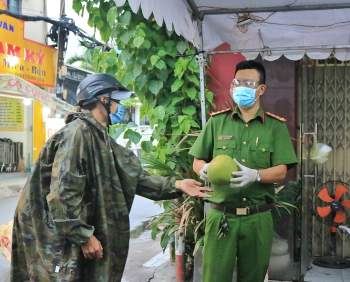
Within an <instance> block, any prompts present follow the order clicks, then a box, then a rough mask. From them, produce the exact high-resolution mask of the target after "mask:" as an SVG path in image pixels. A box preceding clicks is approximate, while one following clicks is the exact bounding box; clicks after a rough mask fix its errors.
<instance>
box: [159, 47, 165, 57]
mask: <svg viewBox="0 0 350 282" xmlns="http://www.w3.org/2000/svg"><path fill="white" fill-rule="evenodd" d="M166 55H167V52H166V51H165V50H164V49H160V50H159V51H158V56H159V57H164V56H166Z"/></svg>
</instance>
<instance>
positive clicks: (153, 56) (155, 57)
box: [150, 55, 160, 66]
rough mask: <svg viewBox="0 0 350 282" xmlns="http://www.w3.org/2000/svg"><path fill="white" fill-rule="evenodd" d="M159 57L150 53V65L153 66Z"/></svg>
mask: <svg viewBox="0 0 350 282" xmlns="http://www.w3.org/2000/svg"><path fill="white" fill-rule="evenodd" d="M159 59H160V58H159V57H158V56H157V55H152V56H151V58H150V60H151V64H152V66H154V65H155V64H156V63H157V62H158V61H159Z"/></svg>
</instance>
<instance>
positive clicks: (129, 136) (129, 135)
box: [124, 128, 142, 144]
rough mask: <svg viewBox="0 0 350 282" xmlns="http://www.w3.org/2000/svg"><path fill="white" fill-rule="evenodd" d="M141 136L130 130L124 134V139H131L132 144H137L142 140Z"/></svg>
mask: <svg viewBox="0 0 350 282" xmlns="http://www.w3.org/2000/svg"><path fill="white" fill-rule="evenodd" d="M141 137H142V136H141V134H140V133H138V132H136V131H134V130H132V129H130V128H128V129H127V130H126V131H125V133H124V138H125V139H129V140H130V141H131V142H132V143H134V144H137V143H139V142H140V140H141Z"/></svg>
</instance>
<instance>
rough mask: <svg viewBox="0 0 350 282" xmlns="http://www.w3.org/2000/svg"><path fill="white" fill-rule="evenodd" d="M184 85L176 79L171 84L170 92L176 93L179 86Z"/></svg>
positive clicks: (180, 80)
mask: <svg viewBox="0 0 350 282" xmlns="http://www.w3.org/2000/svg"><path fill="white" fill-rule="evenodd" d="M183 84H184V81H183V80H182V79H176V80H175V81H174V82H173V83H172V84H171V92H176V91H177V90H179V89H180V88H181V86H182V85H183Z"/></svg>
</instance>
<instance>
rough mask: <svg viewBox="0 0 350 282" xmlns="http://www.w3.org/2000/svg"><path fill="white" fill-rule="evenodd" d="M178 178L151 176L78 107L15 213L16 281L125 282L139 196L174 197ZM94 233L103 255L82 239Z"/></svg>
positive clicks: (13, 273)
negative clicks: (90, 251)
mask: <svg viewBox="0 0 350 282" xmlns="http://www.w3.org/2000/svg"><path fill="white" fill-rule="evenodd" d="M174 182H175V179H174V178H170V177H160V176H151V175H149V174H147V173H146V172H145V171H144V170H143V169H142V167H141V164H140V162H139V159H138V158H137V157H136V156H135V155H134V154H133V153H132V152H131V151H129V150H127V149H125V148H124V147H122V146H119V145H118V144H116V143H115V142H114V141H113V140H112V139H111V138H110V137H109V136H108V135H107V131H106V129H105V128H104V127H103V126H102V125H100V124H99V123H98V122H97V121H96V120H95V119H94V118H93V117H92V116H91V115H90V114H87V113H75V114H72V115H71V116H70V122H69V123H68V124H67V125H66V126H65V127H64V128H63V129H61V130H60V131H59V132H58V133H56V134H55V135H54V136H53V137H51V138H50V139H49V140H48V142H47V143H46V145H45V147H44V148H43V150H42V151H41V153H40V156H39V159H38V161H37V162H36V164H35V167H34V171H33V173H32V176H31V177H30V178H29V179H28V181H27V183H26V185H25V187H24V190H23V191H22V193H21V196H20V199H19V202H18V206H17V209H16V213H15V219H14V229H13V245H12V269H11V279H12V280H11V281H12V282H26V281H33V282H34V281H35V282H44V281H45V282H46V281H47V282H48V281H50V282H51V281H57V282H58V281H59V282H65V281H84V282H89V281H91V282H102V281H106V282H112V281H120V280H121V276H122V273H123V270H124V266H125V262H126V258H127V254H128V246H129V235H130V232H129V212H130V209H131V205H132V202H133V199H134V196H135V194H138V195H141V196H144V197H147V198H150V199H153V200H160V199H170V198H174V197H177V196H178V195H179V194H178V192H177V191H176V190H175V187H174ZM93 234H94V235H95V236H96V237H97V238H98V239H99V240H100V241H101V243H102V246H103V259H101V260H87V259H84V257H83V255H82V252H81V245H82V244H83V243H85V242H86V241H87V240H88V238H90V237H91V236H92V235H93Z"/></svg>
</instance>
